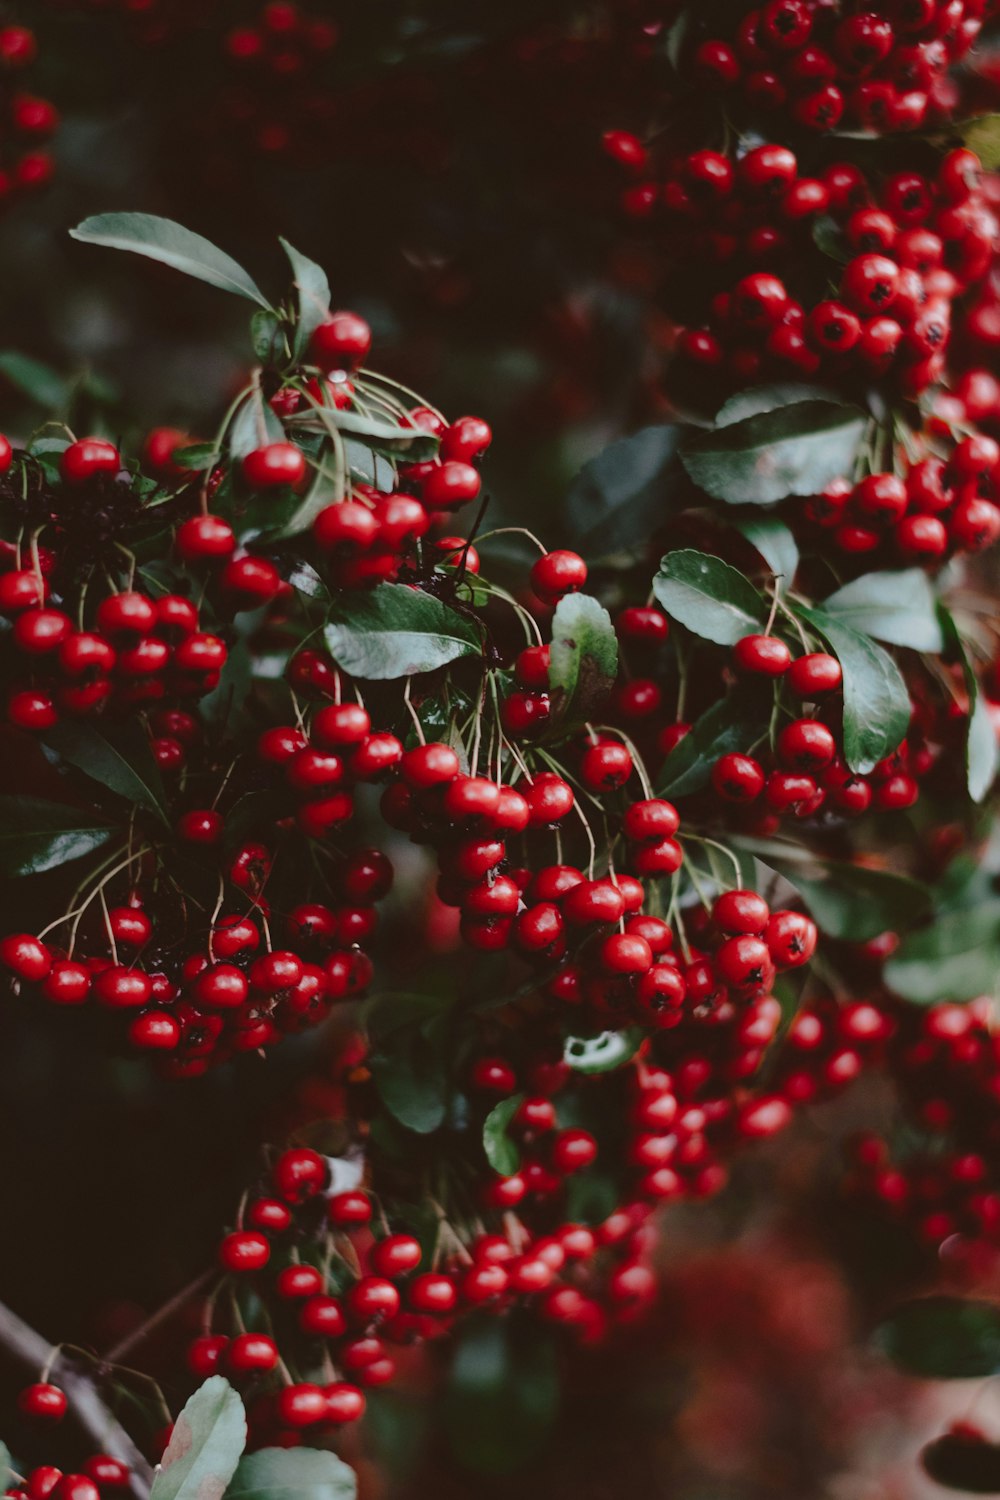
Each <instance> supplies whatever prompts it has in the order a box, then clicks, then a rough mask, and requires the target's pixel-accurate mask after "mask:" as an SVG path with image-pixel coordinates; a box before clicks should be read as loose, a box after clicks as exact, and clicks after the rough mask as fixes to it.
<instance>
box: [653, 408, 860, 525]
mask: <svg viewBox="0 0 1000 1500" xmlns="http://www.w3.org/2000/svg"><path fill="white" fill-rule="evenodd" d="M864 429H865V417H864V415H863V414H862V413H861V412H859V411H858V410H857V408H856V407H853V406H843V405H838V404H836V403H835V402H832V401H819V400H812V401H796V402H793V403H792V404H791V405H790V406H781V407H777V408H775V409H774V410H772V411H766V412H760V413H758V414H757V415H755V416H751V417H745V418H744V419H742V420H741V421H738V422H733V423H731V424H730V425H729V426H725V427H721V428H718V427H717V428H714V429H713V430H712V431H711V432H699V433H696V434H695V435H694V436H693V437H691V438H689V439H688V440H687V441H686V442H685V444H684V445H683V447H682V448H681V459H682V461H683V463H684V467H685V468H686V469H687V471H688V473H689V474H690V476H691V478H692V479H693V480H694V482H695V484H697V485H699V486H700V487H701V488H702V489H703V490H706V491H707V493H708V494H710V495H712V496H713V497H714V498H715V499H716V500H725V501H727V502H728V503H729V504H730V505H769V504H772V503H773V502H774V501H776V500H783V499H784V498H785V496H786V495H815V494H817V493H818V492H819V491H820V490H821V489H822V488H823V486H824V485H826V484H829V482H830V480H831V479H836V478H837V477H838V476H839V475H841V474H845V473H849V472H850V471H851V469H852V467H853V464H854V459H855V455H856V453H857V448H858V444H859V443H860V441H861V438H862V435H863V433H864Z"/></svg>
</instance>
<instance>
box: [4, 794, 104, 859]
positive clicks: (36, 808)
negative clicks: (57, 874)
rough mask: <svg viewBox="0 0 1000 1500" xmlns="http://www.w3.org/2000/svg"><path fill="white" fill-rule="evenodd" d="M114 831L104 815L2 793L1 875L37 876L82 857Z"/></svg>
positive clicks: (97, 846)
mask: <svg viewBox="0 0 1000 1500" xmlns="http://www.w3.org/2000/svg"><path fill="white" fill-rule="evenodd" d="M113 833H114V829H113V828H109V827H108V826H107V825H106V824H104V823H102V822H101V821H100V818H99V817H98V816H97V815H96V814H94V813H92V812H88V811H85V810H81V809H80V808H76V807H67V806H66V804H65V803H63V802H46V801H45V800H44V799H43V798H41V797H21V796H18V797H7V796H0V875H8V876H15V875H37V874H39V873H40V872H41V871H42V870H55V869H58V867H59V866H60V865H65V864H68V863H69V862H70V860H73V859H82V858H83V856H84V855H85V854H91V853H92V852H93V850H95V849H99V848H100V847H101V845H102V844H106V843H107V842H108V840H109V839H110V838H111V836H112V834H113Z"/></svg>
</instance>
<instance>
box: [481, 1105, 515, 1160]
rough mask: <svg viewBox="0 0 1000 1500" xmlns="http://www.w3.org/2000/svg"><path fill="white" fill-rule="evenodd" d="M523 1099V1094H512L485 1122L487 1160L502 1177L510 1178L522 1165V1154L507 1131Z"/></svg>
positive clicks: (491, 1112) (484, 1133)
mask: <svg viewBox="0 0 1000 1500" xmlns="http://www.w3.org/2000/svg"><path fill="white" fill-rule="evenodd" d="M523 1099H524V1095H523V1094H511V1096H510V1098H509V1099H501V1101H500V1103H499V1104H497V1105H494V1107H493V1108H492V1109H491V1110H490V1112H489V1114H488V1115H487V1116H486V1119H485V1120H484V1121H483V1150H484V1151H485V1152H486V1160H487V1161H488V1162H489V1164H490V1166H491V1167H492V1168H493V1170H494V1172H499V1173H500V1175H501V1177H510V1175H511V1174H512V1173H513V1172H516V1171H517V1169H518V1167H519V1166H520V1163H521V1153H520V1151H519V1150H518V1149H517V1145H516V1143H515V1142H514V1141H512V1140H511V1138H510V1136H509V1135H508V1134H507V1131H508V1129H509V1127H510V1122H511V1120H513V1118H514V1116H515V1115H516V1114H517V1112H518V1110H519V1109H520V1107H521V1103H522V1101H523Z"/></svg>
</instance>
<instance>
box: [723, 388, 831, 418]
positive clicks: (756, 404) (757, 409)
mask: <svg viewBox="0 0 1000 1500" xmlns="http://www.w3.org/2000/svg"><path fill="white" fill-rule="evenodd" d="M803 401H833V402H835V403H836V404H838V405H841V404H842V403H841V401H840V398H839V397H838V396H837V395H836V394H835V393H834V392H832V391H829V390H827V389H826V388H825V387H824V386H821V385H807V384H806V383H805V382H804V381H797V380H782V381H778V382H776V383H775V384H773V385H755V386H751V388H750V389H749V390H747V391H737V392H736V394H735V396H730V397H729V399H728V401H724V402H723V404H722V405H721V406H720V407H719V410H718V411H717V412H716V414H715V426H716V427H732V425H733V423H734V422H742V421H743V420H744V419H745V418H746V417H756V416H758V415H759V414H760V413H761V412H765V411H777V410H778V408H779V407H781V406H794V405H796V404H798V403H801V402H803Z"/></svg>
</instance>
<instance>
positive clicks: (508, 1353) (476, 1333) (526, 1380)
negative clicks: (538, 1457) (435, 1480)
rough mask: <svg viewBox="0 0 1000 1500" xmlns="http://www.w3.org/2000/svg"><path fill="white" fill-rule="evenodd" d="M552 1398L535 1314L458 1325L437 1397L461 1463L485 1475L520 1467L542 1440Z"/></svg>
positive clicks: (551, 1359)
mask: <svg viewBox="0 0 1000 1500" xmlns="http://www.w3.org/2000/svg"><path fill="white" fill-rule="evenodd" d="M558 1404H559V1379H558V1373H557V1368H556V1358H555V1349H554V1346H553V1343H552V1336H551V1333H550V1332H549V1331H548V1330H547V1329H546V1328H545V1327H544V1325H542V1324H540V1323H539V1322H538V1320H537V1319H534V1318H525V1317H521V1316H518V1314H517V1313H514V1314H512V1315H508V1316H507V1317H504V1318H497V1317H495V1316H492V1315H489V1314H484V1315H480V1316H475V1317H473V1318H470V1319H469V1320H468V1321H467V1322H466V1323H465V1324H464V1325H463V1326H462V1329H461V1332H460V1333H459V1334H458V1337H457V1339H456V1345H455V1354H454V1358H453V1360H452V1364H451V1370H450V1372H449V1377H448V1389H447V1392H446V1395H445V1402H444V1422H445V1430H446V1432H447V1434H448V1439H449V1442H450V1445H451V1448H452V1451H453V1453H454V1455H455V1457H456V1458H457V1459H458V1461H459V1462H460V1463H461V1464H463V1465H464V1466H465V1467H466V1468H468V1469H472V1470H473V1471H474V1472H476V1473H485V1474H509V1473H511V1472H513V1471H514V1470H515V1469H518V1468H520V1467H521V1466H522V1465H523V1464H525V1463H528V1462H529V1461H530V1460H531V1459H532V1458H533V1457H534V1455H535V1454H536V1453H537V1452H538V1450H539V1448H540V1447H541V1445H542V1443H543V1442H544V1440H545V1437H546V1435H547V1433H548V1432H549V1429H550V1428H551V1426H552V1423H553V1422H554V1420H555V1416H556V1411H557V1408H558Z"/></svg>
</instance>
